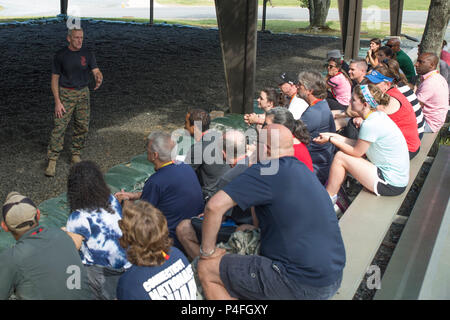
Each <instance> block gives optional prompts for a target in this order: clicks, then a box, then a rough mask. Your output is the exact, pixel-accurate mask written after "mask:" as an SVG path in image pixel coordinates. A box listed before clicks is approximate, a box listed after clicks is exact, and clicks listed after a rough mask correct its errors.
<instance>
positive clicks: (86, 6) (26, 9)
mask: <svg viewBox="0 0 450 320" xmlns="http://www.w3.org/2000/svg"><path fill="white" fill-rule="evenodd" d="M0 6H3V7H4V8H5V9H4V10H2V11H0V17H1V16H54V15H57V14H58V13H59V1H57V0H0ZM68 11H69V15H74V16H84V17H111V18H113V17H136V18H148V17H149V0H77V1H72V0H69V9H68ZM261 15H262V8H261V9H260V10H259V16H260V18H261ZM308 16H309V15H308V10H307V9H305V8H300V7H292V8H290V7H275V8H271V7H270V6H268V8H267V19H277V20H305V21H306V20H308ZM154 18H155V19H214V18H216V12H215V8H214V7H213V6H210V7H191V6H163V5H160V4H158V3H155V11H154ZM362 19H363V21H373V22H376V21H380V22H389V10H380V9H378V10H376V9H375V10H374V9H370V8H369V9H364V10H363V17H362ZM328 20H339V13H338V10H337V9H330V11H329V13H328ZM426 20H427V12H426V11H404V13H403V23H405V24H417V25H425V23H426Z"/></svg>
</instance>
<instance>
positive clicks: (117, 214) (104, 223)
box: [66, 195, 131, 269]
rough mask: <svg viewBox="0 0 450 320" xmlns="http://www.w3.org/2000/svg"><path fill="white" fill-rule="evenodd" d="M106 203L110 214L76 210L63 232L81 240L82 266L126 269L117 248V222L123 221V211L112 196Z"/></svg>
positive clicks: (121, 254)
mask: <svg viewBox="0 0 450 320" xmlns="http://www.w3.org/2000/svg"><path fill="white" fill-rule="evenodd" d="M109 203H110V206H111V209H112V210H113V211H114V213H113V214H111V213H110V212H108V211H106V210H105V209H103V208H99V209H98V210H95V211H87V210H77V211H74V212H72V213H71V214H70V215H69V219H68V220H67V226H66V228H67V231H70V232H73V233H77V234H79V235H82V236H83V237H84V240H83V242H82V244H81V248H80V256H81V261H82V262H83V264H85V265H101V266H107V267H112V268H115V269H120V268H122V267H125V268H128V267H130V266H131V264H130V263H129V262H128V261H127V258H126V252H125V250H124V249H123V248H122V247H121V246H120V244H119V238H120V237H121V236H122V231H121V230H120V228H119V224H118V221H119V220H121V219H122V207H121V206H120V203H119V201H117V199H116V198H115V197H114V196H113V195H110V196H109Z"/></svg>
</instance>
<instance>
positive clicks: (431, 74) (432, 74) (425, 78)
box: [423, 70, 439, 81]
mask: <svg viewBox="0 0 450 320" xmlns="http://www.w3.org/2000/svg"><path fill="white" fill-rule="evenodd" d="M438 73H439V72H438V71H437V70H434V72H432V73H430V74H429V75H428V76H427V77H423V81H425V80H427V79H428V78H431V77H432V76H434V75H435V74H438Z"/></svg>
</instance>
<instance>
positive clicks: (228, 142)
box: [222, 129, 247, 160]
mask: <svg viewBox="0 0 450 320" xmlns="http://www.w3.org/2000/svg"><path fill="white" fill-rule="evenodd" d="M222 143H223V151H225V153H226V154H227V160H232V159H234V160H236V159H239V158H241V157H243V156H244V155H245V153H246V151H247V139H246V136H245V134H244V133H243V132H242V131H240V130H235V129H232V130H226V131H225V133H224V134H223V136H222Z"/></svg>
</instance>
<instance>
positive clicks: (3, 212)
mask: <svg viewBox="0 0 450 320" xmlns="http://www.w3.org/2000/svg"><path fill="white" fill-rule="evenodd" d="M19 203H28V204H30V205H32V206H33V207H35V208H36V205H35V204H34V203H33V201H31V199H29V198H23V199H22V200H20V201H18V202H11V203H8V204H5V205H4V206H3V209H2V215H3V221H6V214H7V213H8V211H9V210H10V209H11V208H12V207H14V206H15V205H16V204H19Z"/></svg>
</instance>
